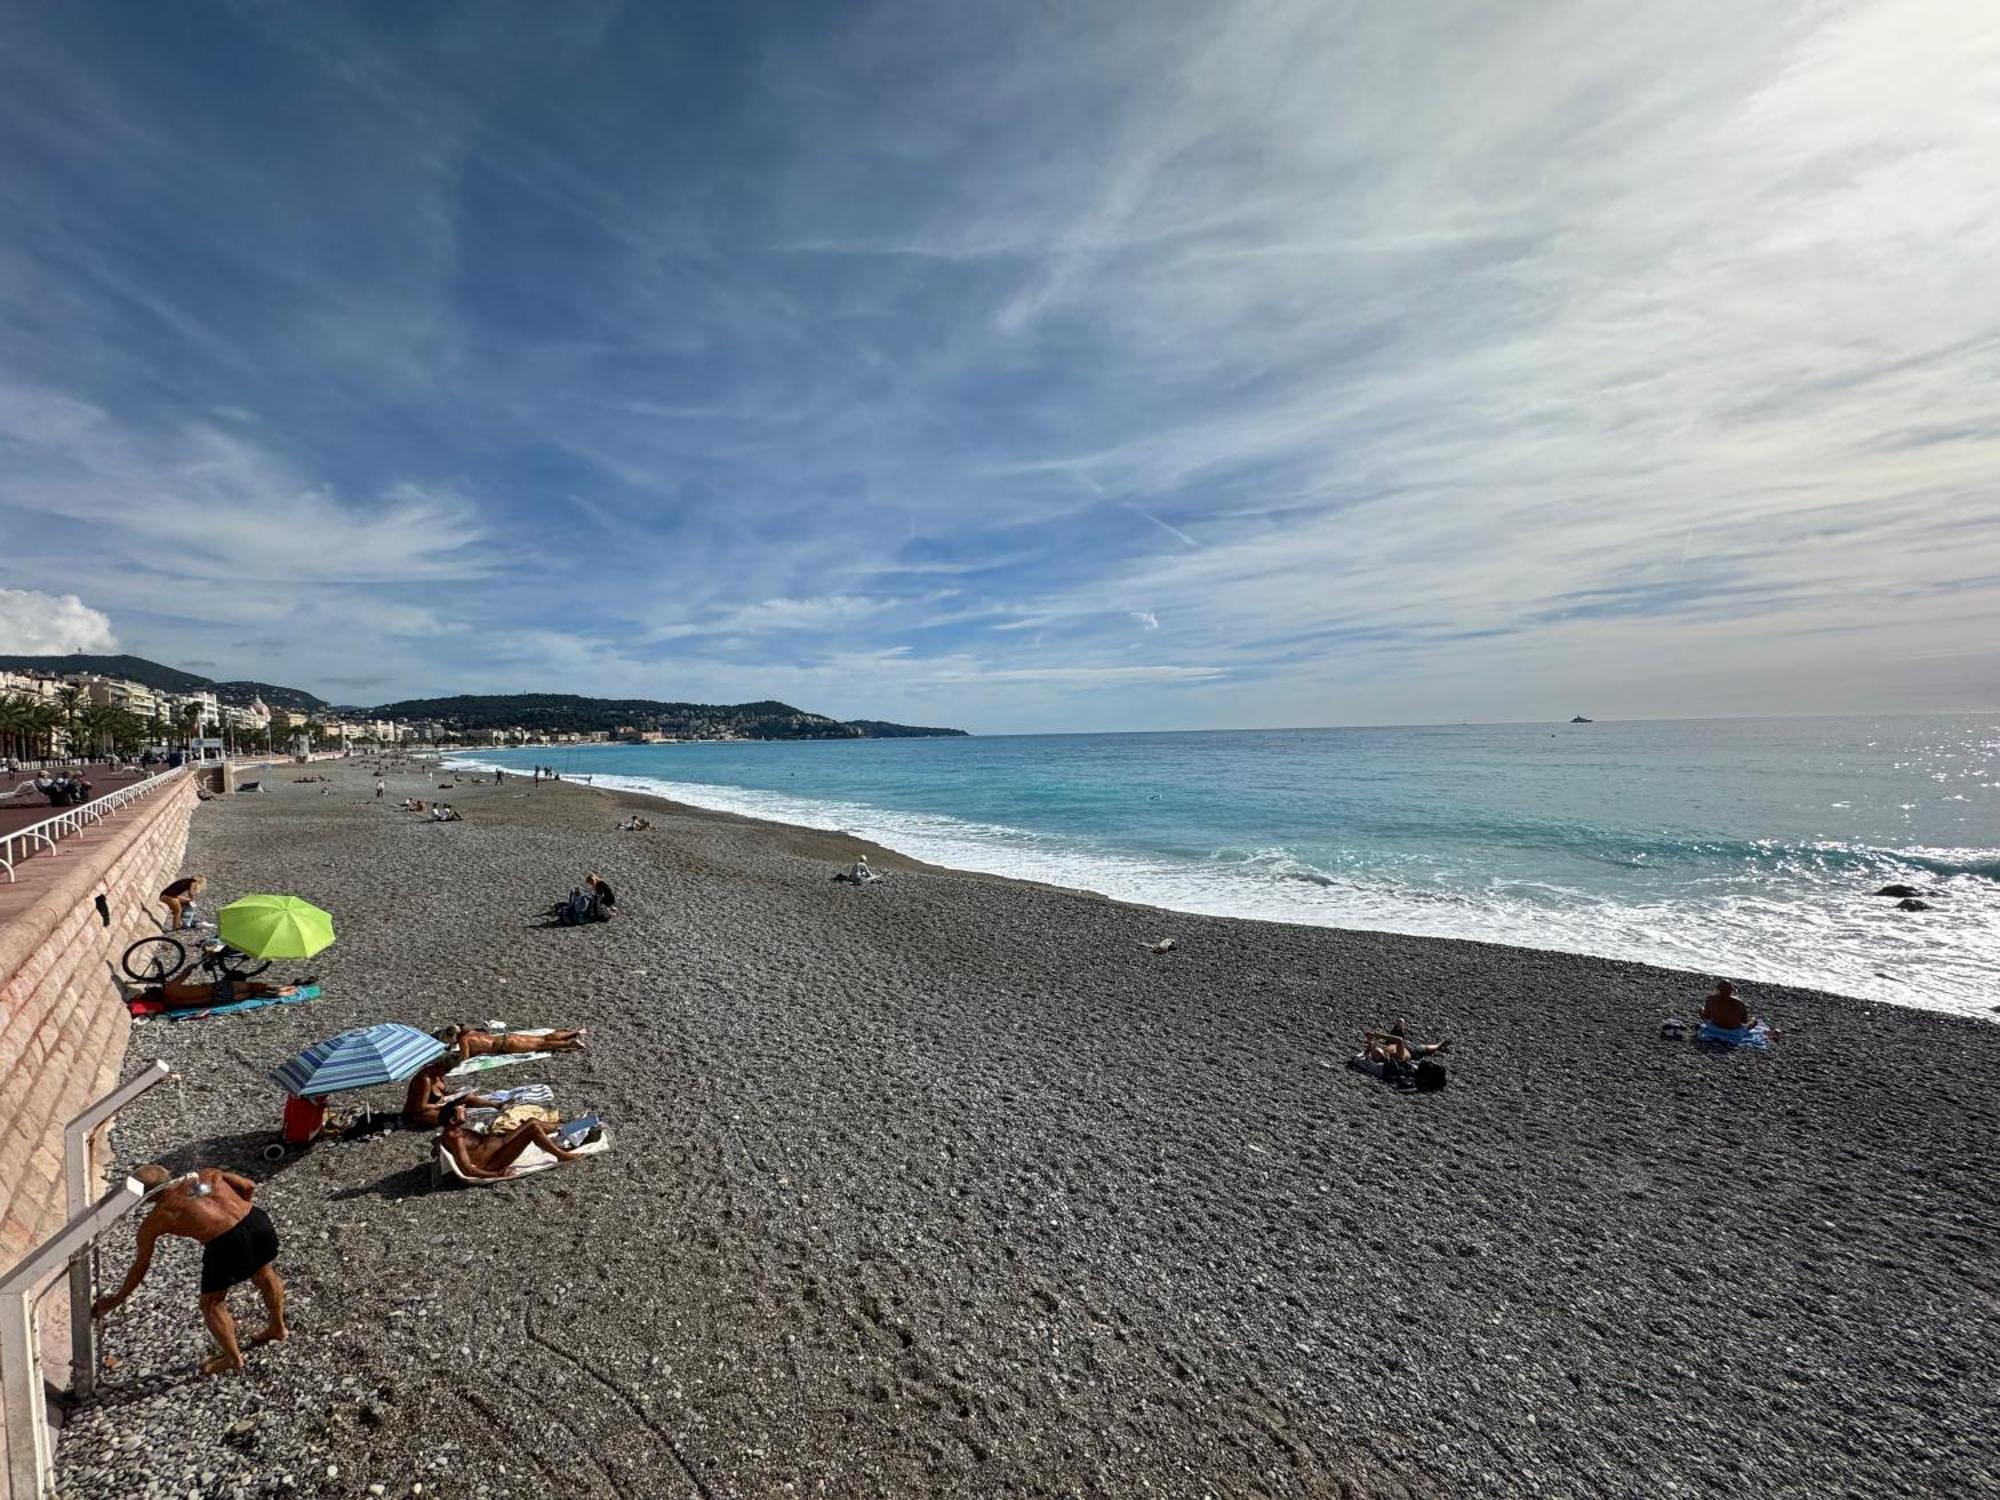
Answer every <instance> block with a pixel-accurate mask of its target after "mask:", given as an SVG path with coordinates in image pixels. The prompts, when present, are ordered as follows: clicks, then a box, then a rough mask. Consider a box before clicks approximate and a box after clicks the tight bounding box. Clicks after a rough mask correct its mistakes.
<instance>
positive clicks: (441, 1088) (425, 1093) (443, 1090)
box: [403, 1052, 506, 1130]
mask: <svg viewBox="0 0 2000 1500" xmlns="http://www.w3.org/2000/svg"><path fill="white" fill-rule="evenodd" d="M457 1059H458V1054H457V1053H456V1052H440V1053H439V1054H438V1055H437V1056H436V1057H434V1058H432V1059H431V1060H430V1061H429V1062H427V1063H425V1064H424V1065H423V1066H422V1067H421V1068H419V1069H417V1071H416V1072H415V1073H414V1074H413V1075H412V1076H411V1078H410V1087H409V1089H408V1091H407V1092H406V1093H405V1094H404V1095H403V1123H404V1124H405V1125H407V1126H409V1127H410V1128H411V1129H412V1130H435V1129H436V1128H437V1123H438V1116H439V1114H440V1113H441V1112H442V1111H443V1109H444V1107H445V1106H446V1105H447V1104H470V1105H473V1106H474V1107H476V1108H481V1109H498V1108H500V1107H501V1106H502V1105H503V1104H504V1103H505V1102H506V1101H505V1100H502V1099H496V1098H494V1097H493V1096H492V1095H491V1094H475V1093H473V1092H471V1091H470V1090H469V1089H468V1090H459V1089H454V1088H453V1087H452V1086H451V1085H450V1084H448V1083H446V1082H445V1081H444V1075H445V1074H446V1073H447V1072H449V1071H450V1070H451V1066H452V1064H453V1063H454V1062H455V1061H457Z"/></svg>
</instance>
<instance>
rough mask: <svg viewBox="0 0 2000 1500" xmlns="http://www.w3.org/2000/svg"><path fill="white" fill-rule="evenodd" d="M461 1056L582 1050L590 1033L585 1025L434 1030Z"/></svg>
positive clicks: (434, 1033) (467, 1027)
mask: <svg viewBox="0 0 2000 1500" xmlns="http://www.w3.org/2000/svg"><path fill="white" fill-rule="evenodd" d="M432 1035H434V1036H435V1037H436V1038H437V1039H438V1040H439V1041H441V1042H443V1043H444V1044H445V1045H446V1046H447V1047H454V1048H456V1049H457V1051H458V1056H460V1057H462V1058H464V1057H486V1056H489V1055H497V1056H502V1057H507V1056H512V1055H514V1054H515V1053H520V1052H581V1051H582V1050H583V1047H584V1039H585V1038H586V1037H588V1036H589V1035H590V1033H589V1032H588V1031H587V1030H585V1029H584V1028H582V1027H578V1028H576V1029H575V1030H568V1031H540V1032H534V1031H481V1030H479V1029H477V1028H476V1027H471V1026H456V1025H454V1026H447V1027H445V1028H444V1030H442V1031H438V1032H433V1033H432Z"/></svg>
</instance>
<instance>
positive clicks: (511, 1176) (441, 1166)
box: [431, 1134, 611, 1187]
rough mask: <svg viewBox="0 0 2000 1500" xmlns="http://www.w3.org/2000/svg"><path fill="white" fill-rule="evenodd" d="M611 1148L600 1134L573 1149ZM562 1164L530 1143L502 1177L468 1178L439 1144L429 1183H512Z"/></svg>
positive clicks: (582, 1152)
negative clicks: (519, 1178) (518, 1178)
mask: <svg viewBox="0 0 2000 1500" xmlns="http://www.w3.org/2000/svg"><path fill="white" fill-rule="evenodd" d="M610 1149H611V1137H610V1136H609V1135H608V1134H606V1135H600V1136H599V1137H598V1138H597V1139H596V1140H594V1141H589V1142H586V1143H585V1144H584V1145H581V1146H578V1147H576V1148H575V1150H576V1154H577V1155H579V1156H596V1155H598V1154H600V1153H601V1152H605V1151H609V1150H610ZM561 1165H562V1163H561V1162H559V1161H557V1160H556V1159H555V1158H554V1157H553V1156H551V1155H549V1153H548V1152H546V1151H544V1150H543V1149H542V1148H541V1147H540V1146H530V1147H529V1148H528V1149H527V1150H526V1151H523V1152H522V1153H521V1154H520V1155H519V1156H518V1157H516V1158H515V1159H514V1165H513V1166H511V1167H509V1168H508V1169H507V1175H506V1176H505V1177H467V1176H466V1175H465V1174H464V1173H463V1172H461V1171H459V1169H458V1163H457V1162H456V1161H454V1160H453V1159H452V1155H451V1153H450V1152H449V1151H447V1150H445V1149H444V1147H442V1146H432V1147H431V1183H432V1185H433V1186H436V1185H438V1184H440V1183H446V1182H459V1183H465V1184H467V1185H469V1186H471V1187H492V1186H493V1185H494V1184H495V1183H496V1182H512V1181H514V1180H515V1179H516V1178H517V1177H526V1176H528V1175H530V1174H531V1173H534V1172H545V1171H547V1170H548V1169H549V1168H550V1167H557V1166H561Z"/></svg>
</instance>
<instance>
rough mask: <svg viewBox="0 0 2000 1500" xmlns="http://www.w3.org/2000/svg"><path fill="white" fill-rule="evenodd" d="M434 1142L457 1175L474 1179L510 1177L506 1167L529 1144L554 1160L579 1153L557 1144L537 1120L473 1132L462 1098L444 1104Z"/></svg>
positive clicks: (572, 1159)
mask: <svg viewBox="0 0 2000 1500" xmlns="http://www.w3.org/2000/svg"><path fill="white" fill-rule="evenodd" d="M437 1143H438V1145H439V1146H440V1147H441V1148H442V1149H443V1150H444V1151H445V1153H446V1154H447V1155H449V1156H450V1157H451V1159H452V1163H453V1165H455V1166H456V1167H457V1168H458V1170H459V1173H460V1175H462V1176H465V1177H470V1178H473V1179H474V1180H478V1179H481V1178H493V1177H510V1176H512V1175H513V1173H512V1172H511V1171H510V1170H509V1168H511V1167H512V1166H513V1165H514V1163H515V1162H516V1161H517V1160H518V1159H519V1158H520V1155H521V1153H522V1152H524V1151H526V1150H527V1149H528V1148H529V1147H530V1146H539V1147H540V1148H541V1149H542V1150H544V1151H546V1152H548V1153H549V1155H551V1156H553V1157H554V1158H555V1159H556V1160H557V1161H576V1160H577V1159H578V1153H577V1152H574V1151H568V1150H565V1149H564V1148H563V1147H562V1146H561V1145H559V1144H558V1143H557V1141H556V1137H555V1134H554V1133H552V1132H551V1131H550V1130H549V1128H548V1127H547V1126H546V1125H544V1124H542V1123H541V1121H539V1120H529V1121H528V1122H527V1123H526V1124H524V1125H519V1126H517V1127H515V1128H514V1129H513V1130H510V1131H509V1132H508V1133H507V1134H506V1135H502V1136H491V1135H488V1136H478V1135H474V1134H473V1133H472V1132H471V1131H470V1130H468V1129H466V1125H465V1103H464V1101H463V1100H459V1101H456V1102H454V1103H451V1104H447V1105H446V1106H445V1107H444V1110H443V1112H442V1113H441V1114H440V1116H439V1117H438V1133H437Z"/></svg>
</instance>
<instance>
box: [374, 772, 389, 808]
mask: <svg viewBox="0 0 2000 1500" xmlns="http://www.w3.org/2000/svg"><path fill="white" fill-rule="evenodd" d="M388 790H389V783H388V782H386V781H384V780H383V779H382V778H381V777H380V776H377V777H376V778H375V800H376V801H377V802H380V801H381V800H382V794H383V793H384V792H386V791H388Z"/></svg>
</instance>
